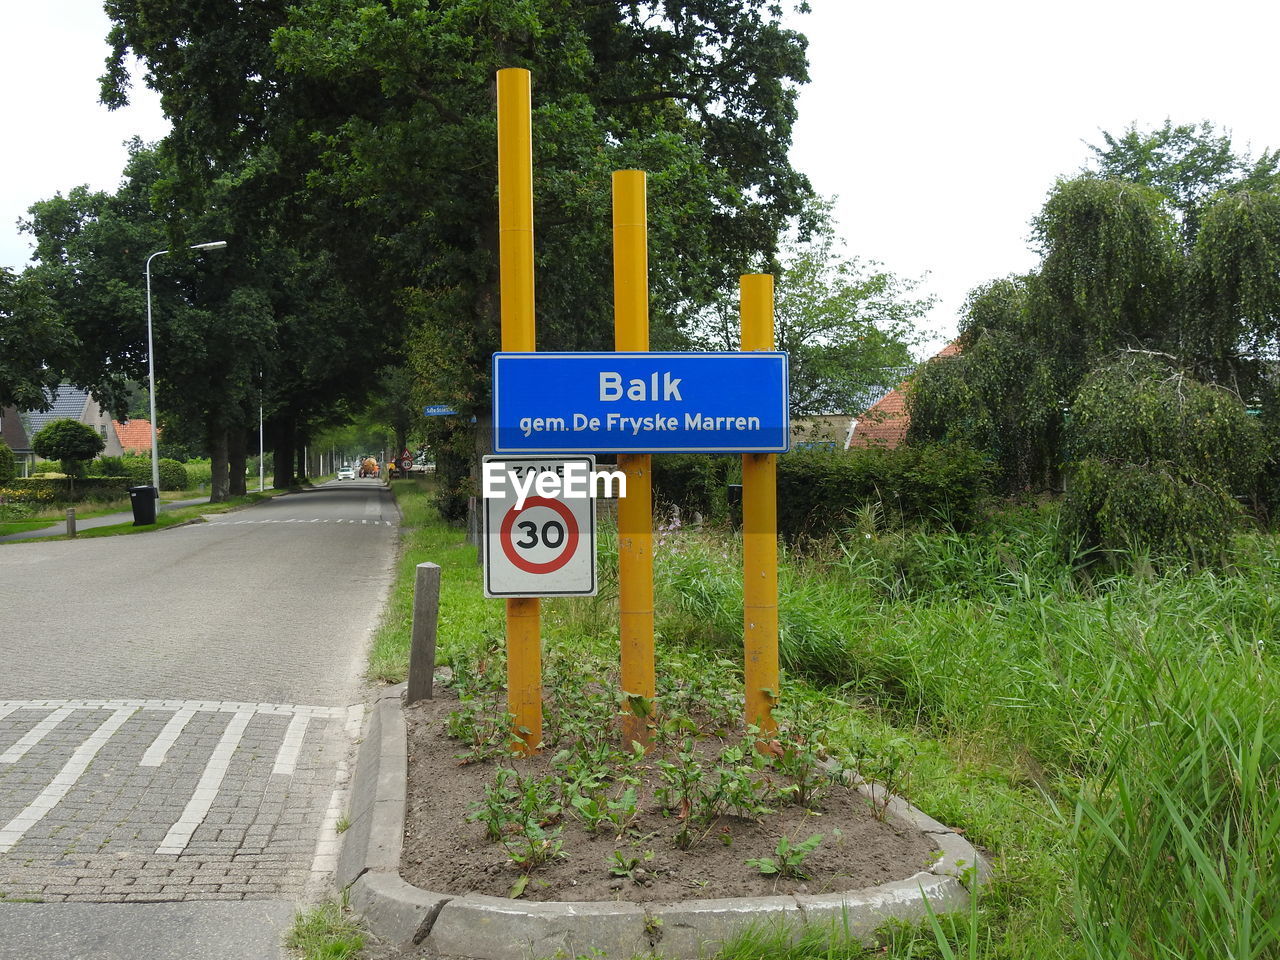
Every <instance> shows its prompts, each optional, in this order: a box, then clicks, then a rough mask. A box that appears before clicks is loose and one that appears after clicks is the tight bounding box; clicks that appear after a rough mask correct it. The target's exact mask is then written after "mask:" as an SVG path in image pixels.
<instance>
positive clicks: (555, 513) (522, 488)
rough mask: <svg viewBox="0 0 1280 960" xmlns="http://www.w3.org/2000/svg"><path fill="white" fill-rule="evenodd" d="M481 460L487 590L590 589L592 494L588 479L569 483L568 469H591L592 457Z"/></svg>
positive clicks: (562, 592)
mask: <svg viewBox="0 0 1280 960" xmlns="http://www.w3.org/2000/svg"><path fill="white" fill-rule="evenodd" d="M484 461H485V472H486V476H487V477H488V478H489V481H486V489H485V497H484V536H483V544H484V595H485V596H486V597H591V596H595V593H596V511H595V500H594V499H592V497H591V496H590V493H591V490H590V485H589V484H585V485H583V484H579V485H578V489H574V484H573V483H569V485H568V487H569V488H568V489H567V490H566V480H567V479H569V476H568V475H572V474H575V473H576V474H577V475H578V476H584V475H589V474H590V472H591V470H592V469H593V468H594V466H595V458H594V457H555V458H553V457H522V458H520V459H513V458H508V457H485V458H484ZM490 481H491V482H490ZM569 494H586V495H573V496H570V495H569Z"/></svg>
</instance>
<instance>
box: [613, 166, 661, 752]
mask: <svg viewBox="0 0 1280 960" xmlns="http://www.w3.org/2000/svg"><path fill="white" fill-rule="evenodd" d="M646 221H647V210H646V202H645V174H644V171H643V170H616V171H614V174H613V317H614V347H615V348H616V349H618V350H632V351H634V350H648V349H649V248H648V232H647V226H646ZM652 460H653V458H652V457H651V456H649V454H647V453H645V454H620V455H619V456H618V469H619V470H621V471H622V473H623V474H625V475H626V478H627V495H626V496H625V497H623V498H622V499H621V500H619V501H618V608H619V612H620V614H621V618H620V623H619V627H618V637H619V640H620V641H621V647H622V653H621V656H622V692H623V694H624V696H630V697H643V698H644V699H645V700H646V701H648V702H651V701H652V700H653V698H654V695H655V693H656V687H655V681H654V665H653V488H652V480H651V477H650V469H651V467H652ZM623 710H624V713H623V717H622V740H623V744H624V745H628V746H629V745H630V744H632V743H640V744H643V745H645V746H646V747H647V746H648V745H649V742H650V729H651V723H650V720H649V717H648V716H647V715H640V714H637V713H636V712H635V711H634V710H633V709H632V705H631V703H630V702H629V701H626V700H624V706H623ZM645 713H646V714H647V711H645Z"/></svg>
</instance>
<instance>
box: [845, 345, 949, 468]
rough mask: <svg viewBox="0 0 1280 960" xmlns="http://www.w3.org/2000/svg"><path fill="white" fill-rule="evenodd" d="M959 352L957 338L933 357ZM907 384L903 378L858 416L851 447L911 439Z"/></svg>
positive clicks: (935, 358)
mask: <svg viewBox="0 0 1280 960" xmlns="http://www.w3.org/2000/svg"><path fill="white" fill-rule="evenodd" d="M959 352H960V345H959V344H958V343H955V342H954V341H953V342H951V343H948V344H947V345H946V346H945V347H943V348H942V349H941V350H939V351H938V352H937V353H936V354H935V355H934V356H933V358H932V359H934V360H937V359H938V358H940V357H953V356H955V355H956V354H957V353H959ZM906 385H907V384H906V381H903V382H902V383H901V384H899V385H898V388H897V389H896V390H890V391H889V392H888V393H886V394H885V395H884V396H883V397H881V398H880V399H879V400H878V401H877V402H876V403H873V404H872V405H871V406H870V407H868V408H867V412H866V413H864V414H863V415H862V416H860V417H858V418H857V419H858V425H857V426H856V427H854V430H853V436H852V437H850V438H849V443H848V446H849V447H887V448H889V449H890V450H892V449H893V448H894V447H896V446H897V445H898V444H900V443H902V441H903V440H905V439H906V438H907V427H908V426H909V425H910V423H911V418H910V417H909V416H908V415H907V395H906V390H905V388H906Z"/></svg>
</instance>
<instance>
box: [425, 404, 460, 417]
mask: <svg viewBox="0 0 1280 960" xmlns="http://www.w3.org/2000/svg"><path fill="white" fill-rule="evenodd" d="M457 413H458V411H457V410H455V409H453V407H446V406H445V405H444V404H443V403H433V404H431V406H429V407H423V408H422V415H423V416H424V417H452V416H456V415H457Z"/></svg>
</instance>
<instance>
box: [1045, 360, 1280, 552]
mask: <svg viewBox="0 0 1280 960" xmlns="http://www.w3.org/2000/svg"><path fill="white" fill-rule="evenodd" d="M1069 442H1070V448H1071V451H1072V453H1073V455H1074V456H1075V457H1077V458H1078V460H1079V462H1078V464H1077V466H1076V468H1075V470H1074V473H1073V475H1072V478H1071V482H1070V483H1069V485H1068V492H1067V498H1066V502H1065V505H1064V512H1063V517H1064V521H1065V529H1066V532H1067V534H1068V535H1069V536H1071V537H1072V538H1073V539H1074V540H1075V541H1076V542H1078V543H1079V544H1081V545H1082V546H1084V547H1086V548H1099V549H1103V550H1108V551H1115V550H1119V549H1136V550H1141V551H1149V552H1151V553H1154V554H1156V555H1157V556H1159V557H1164V556H1169V557H1193V558H1196V559H1198V560H1200V561H1202V562H1208V561H1211V560H1213V559H1216V558H1218V557H1219V556H1220V555H1221V554H1222V552H1223V549H1224V548H1225V546H1226V545H1227V543H1228V540H1229V537H1230V534H1231V533H1232V532H1233V531H1234V530H1236V529H1237V528H1238V527H1239V525H1240V522H1241V519H1242V515H1243V512H1242V510H1241V508H1240V506H1239V504H1238V503H1237V502H1236V500H1235V499H1233V495H1234V496H1247V495H1249V494H1252V493H1253V492H1254V491H1255V490H1256V488H1257V483H1258V479H1259V474H1260V470H1261V467H1262V461H1263V457H1264V455H1265V449H1266V448H1265V442H1264V438H1263V435H1262V431H1261V429H1260V428H1259V426H1258V424H1257V422H1256V421H1255V420H1254V418H1252V417H1250V416H1249V414H1248V412H1247V411H1246V410H1245V407H1244V404H1242V403H1241V402H1240V400H1239V398H1238V397H1235V396H1234V395H1232V394H1230V393H1228V392H1227V391H1226V390H1223V389H1221V388H1220V387H1215V386H1211V385H1207V384H1202V383H1199V382H1197V381H1195V380H1193V379H1191V378H1190V377H1188V376H1186V375H1185V374H1183V373H1182V372H1180V371H1176V370H1174V369H1172V368H1171V367H1170V366H1169V365H1168V364H1167V363H1162V362H1160V361H1159V360H1157V359H1155V358H1153V357H1151V356H1148V355H1143V354H1130V355H1128V356H1125V357H1122V358H1121V359H1119V360H1117V361H1115V362H1113V363H1111V364H1109V365H1107V366H1103V367H1100V368H1099V369H1097V370H1096V371H1094V372H1093V373H1091V374H1090V375H1089V376H1088V377H1087V378H1086V379H1085V381H1084V383H1083V384H1082V385H1081V387H1080V393H1079V394H1078V396H1077V398H1076V402H1075V405H1074V406H1073V408H1072V419H1071V423H1070V425H1069Z"/></svg>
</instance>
